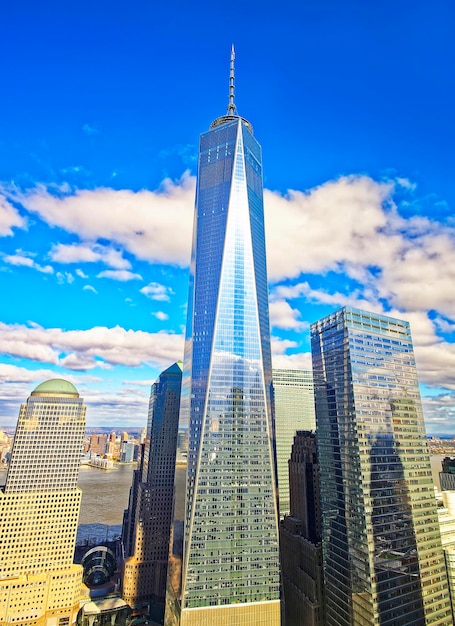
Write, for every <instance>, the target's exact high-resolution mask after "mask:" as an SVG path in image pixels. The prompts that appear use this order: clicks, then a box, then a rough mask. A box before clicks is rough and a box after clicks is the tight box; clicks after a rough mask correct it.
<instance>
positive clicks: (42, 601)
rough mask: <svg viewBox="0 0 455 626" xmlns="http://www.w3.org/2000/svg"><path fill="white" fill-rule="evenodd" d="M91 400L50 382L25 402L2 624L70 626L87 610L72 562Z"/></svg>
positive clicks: (6, 506) (0, 529)
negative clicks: (87, 410) (86, 403)
mask: <svg viewBox="0 0 455 626" xmlns="http://www.w3.org/2000/svg"><path fill="white" fill-rule="evenodd" d="M84 427H85V406H84V405H83V401H82V398H80V397H79V394H78V392H77V389H76V388H75V387H74V386H73V385H72V384H71V383H69V382H67V381H65V380H60V379H54V380H48V381H47V382H44V383H42V384H41V385H38V387H36V389H35V390H34V391H32V393H31V395H30V397H29V398H28V400H27V402H26V403H25V404H22V405H21V408H20V412H19V418H18V422H17V428H16V434H15V437H14V443H13V449H12V454H11V461H10V464H9V468H8V474H7V477H6V484H5V486H4V489H3V491H0V546H1V549H0V625H1V626H10V625H13V624H14V625H15V626H17V625H18V624H20V625H21V626H50V625H52V626H67V625H70V624H73V622H74V621H75V620H76V616H77V613H78V611H79V608H80V600H81V588H82V567H81V566H80V565H75V564H73V556H74V547H75V543H76V532H77V524H78V518H79V506H80V501H81V490H80V489H79V488H78V486H77V476H78V471H79V464H80V458H81V451H82V444H83V438H84Z"/></svg>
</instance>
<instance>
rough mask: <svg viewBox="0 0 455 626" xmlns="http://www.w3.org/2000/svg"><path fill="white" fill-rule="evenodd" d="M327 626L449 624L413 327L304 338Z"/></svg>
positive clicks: (389, 325) (333, 325)
mask: <svg viewBox="0 0 455 626" xmlns="http://www.w3.org/2000/svg"><path fill="white" fill-rule="evenodd" d="M311 344H312V346H311V347H312V355H313V374H314V385H315V399H316V422H317V434H318V451H319V464H320V480H321V502H322V514H323V550H324V580H325V602H326V624H327V626H348V625H353V624H356V625H362V624H364V625H365V626H367V625H368V626H371V625H379V624H381V626H389V625H390V626H392V625H393V626H403V625H409V626H411V625H412V626H423V625H424V624H434V625H436V624H438V625H439V624H441V625H442V624H444V625H448V624H452V617H451V607H450V600H449V594H448V586H447V576H446V570H445V565H444V556H443V553H442V548H441V537H440V531H439V524H438V516H437V511H436V502H435V496H434V489H433V480H432V474H431V467H430V460H429V455H428V448H427V442H426V436H425V428H424V421H423V414H422V408H421V402H420V395H419V388H418V382H417V373H416V366H415V360H414V353H413V346H412V339H411V333H410V329H409V324H408V323H407V322H404V321H401V320H398V319H393V318H390V317H386V316H383V315H376V314H374V313H368V312H366V311H359V310H356V309H351V308H343V309H340V310H339V311H336V312H335V313H333V314H331V315H328V316H327V317H325V318H323V319H322V320H320V321H318V322H316V323H315V324H313V325H312V326H311Z"/></svg>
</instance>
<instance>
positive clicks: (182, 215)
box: [6, 175, 195, 266]
mask: <svg viewBox="0 0 455 626" xmlns="http://www.w3.org/2000/svg"><path fill="white" fill-rule="evenodd" d="M194 184H195V179H194V178H193V177H191V176H188V175H184V176H183V177H182V179H181V180H180V181H178V182H177V183H174V182H172V181H170V180H165V181H164V182H163V184H162V185H161V188H160V189H158V190H157V191H147V190H143V191H139V192H136V193H135V192H133V191H130V190H126V189H124V190H120V191H115V190H113V189H104V188H101V189H95V190H94V191H89V190H78V191H76V192H75V193H73V194H72V195H62V192H60V193H59V194H54V193H53V190H52V188H48V187H45V186H44V185H37V186H36V187H35V188H33V189H31V190H28V191H27V192H20V191H18V190H17V189H13V190H11V189H9V190H7V191H6V193H9V194H10V195H11V197H12V198H14V199H15V200H16V201H18V202H20V203H21V204H22V205H23V206H24V208H25V209H26V210H27V211H29V212H31V213H36V214H38V215H39V216H40V218H41V219H42V220H44V221H45V222H47V223H48V224H49V225H51V226H59V227H60V228H63V229H64V230H66V231H68V232H71V233H74V234H76V235H78V236H79V237H80V239H81V240H82V241H84V242H87V241H89V242H96V241H97V240H98V239H108V240H110V241H112V242H115V244H116V245H118V246H121V247H122V248H124V249H125V250H127V251H128V252H130V253H131V254H133V255H134V256H136V257H137V258H138V259H145V260H148V261H152V262H158V263H171V264H175V265H180V266H186V265H187V264H188V263H189V258H190V245H191V229H192V222H193V205H194ZM57 253H58V252H57ZM62 255H63V252H62V253H61V255H60V259H62V258H64V257H63V256H62ZM80 260H83V259H80V258H79V259H78V261H80ZM73 262H74V261H73Z"/></svg>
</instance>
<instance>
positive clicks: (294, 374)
mask: <svg viewBox="0 0 455 626" xmlns="http://www.w3.org/2000/svg"><path fill="white" fill-rule="evenodd" d="M273 393H274V398H275V429H276V457H277V467H278V493H279V501H280V517H284V516H285V515H288V514H289V507H290V503H289V467H288V465H289V457H290V456H291V448H292V444H293V441H294V437H295V433H296V432H297V431H298V430H315V429H316V417H315V412H314V389H313V372H309V371H306V370H284V369H274V370H273Z"/></svg>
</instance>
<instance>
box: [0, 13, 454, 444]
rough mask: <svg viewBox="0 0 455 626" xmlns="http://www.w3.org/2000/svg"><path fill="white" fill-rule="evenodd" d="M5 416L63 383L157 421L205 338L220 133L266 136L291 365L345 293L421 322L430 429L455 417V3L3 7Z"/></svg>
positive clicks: (279, 351)
mask: <svg viewBox="0 0 455 626" xmlns="http://www.w3.org/2000/svg"><path fill="white" fill-rule="evenodd" d="M2 22H3V34H2V39H1V41H0V54H1V56H2V58H3V59H4V64H3V72H2V75H3V85H4V89H3V95H2V98H1V99H0V285H1V289H2V294H3V298H2V306H1V309H0V311H1V314H0V352H1V357H0V383H1V384H0V426H9V427H10V426H14V424H15V423H16V420H17V416H18V412H19V406H20V403H21V401H23V399H24V398H25V397H27V396H28V395H29V394H30V392H31V391H32V390H33V389H34V387H36V386H37V385H38V384H39V383H40V382H42V381H43V380H46V379H48V378H52V377H63V378H66V379H68V380H70V381H71V382H72V383H74V384H75V385H76V387H77V389H78V391H79V393H80V395H81V396H82V397H83V398H84V402H85V404H87V407H88V409H87V424H88V425H89V426H95V425H107V426H111V427H113V428H117V429H122V430H124V429H128V427H129V426H135V427H140V426H141V425H143V426H145V425H146V421H147V405H148V397H149V393H150V385H151V384H152V383H153V382H154V381H155V380H156V378H157V377H158V375H159V373H160V372H161V371H162V370H163V369H165V368H166V367H169V366H170V365H171V364H172V363H174V362H175V361H176V360H178V359H181V358H182V356H183V327H184V323H185V318H186V301H187V293H188V265H189V256H190V248H191V233H192V221H193V207H194V186H195V175H196V158H197V147H198V140H199V134H200V133H201V132H204V131H206V130H207V129H208V127H209V125H210V123H211V121H212V120H213V119H215V118H216V117H218V116H219V115H222V114H224V113H225V111H226V108H227V104H228V75H229V54H230V48H231V44H232V43H234V45H235V48H236V103H237V108H238V112H239V113H240V114H241V115H244V116H245V117H247V118H248V120H249V121H250V122H251V123H252V125H253V128H254V131H255V136H256V137H257V139H258V141H259V142H260V143H261V145H262V148H263V164H264V172H265V175H264V186H265V188H266V192H265V212H266V237H267V255H268V257H267V258H268V273H269V281H270V303H271V304H270V312H271V322H272V349H273V366H274V367H275V368H286V367H294V368H303V369H310V368H311V359H310V349H309V324H310V323H312V322H314V321H316V320H317V319H319V318H321V317H323V316H324V315H326V314H328V313H330V312H331V311H333V310H335V309H336V308H338V307H339V306H342V305H345V304H346V305H350V306H354V307H358V308H363V309H367V310H371V311H375V312H384V313H386V314H387V315H391V316H394V317H398V318H402V319H405V320H408V321H409V322H410V323H411V331H412V336H413V342H414V347H415V354H416V359H417V368H418V375H419V380H420V382H421V390H422V395H423V408H424V413H425V421H426V427H427V432H428V434H431V433H451V432H454V433H455V422H454V417H455V409H454V405H455V373H454V372H455V337H454V333H455V296H454V279H455V219H454V217H453V213H454V204H455V188H454V185H453V172H454V169H455V157H454V149H453V146H454V145H455V123H454V116H453V110H454V109H455V85H454V72H453V67H454V65H455V42H454V41H453V37H452V33H453V28H454V26H455V6H454V5H453V2H451V1H450V0H441V1H438V2H436V3H432V4H431V5H430V4H429V3H427V2H424V1H423V0H417V1H413V2H411V1H410V0H409V1H408V0H401V1H400V2H398V3H397V2H392V1H391V0H384V2H382V3H380V5H377V4H374V5H373V4H371V3H365V2H362V1H361V0H347V1H346V2H344V3H343V4H340V3H339V2H335V0H321V1H320V2H318V3H314V2H302V3H300V4H298V5H296V3H294V2H293V3H291V2H286V1H285V2H284V3H281V4H280V5H279V6H278V5H276V3H273V4H272V3H270V2H267V1H266V2H261V3H259V2H257V1H249V2H248V1H247V2H246V3H245V4H244V6H242V10H241V11H237V10H234V9H232V10H227V9H226V7H223V6H222V5H216V4H215V5H214V4H211V5H210V6H208V5H205V4H204V3H201V4H198V5H195V6H190V5H188V4H186V3H183V2H180V1H177V2H176V3H173V4H172V5H171V4H164V5H163V6H161V5H156V4H153V5H152V4H151V3H147V2H146V1H145V0H133V1H132V2H130V3H129V4H128V6H125V5H124V4H120V3H117V2H113V3H112V2H111V3H107V2H105V0H98V1H97V2H95V3H88V2H87V0H81V2H79V3H77V4H74V5H62V4H61V3H58V2H55V1H54V0H44V2H43V3H41V4H40V5H36V4H35V3H32V2H30V1H29V0H25V1H24V2H22V3H19V4H14V3H9V4H8V6H5V7H3V8H2Z"/></svg>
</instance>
